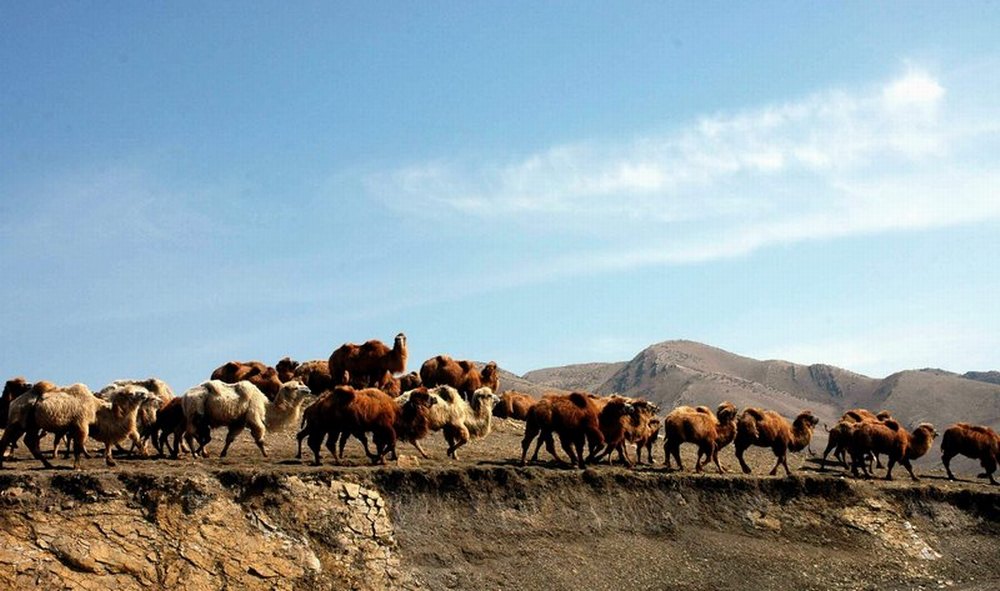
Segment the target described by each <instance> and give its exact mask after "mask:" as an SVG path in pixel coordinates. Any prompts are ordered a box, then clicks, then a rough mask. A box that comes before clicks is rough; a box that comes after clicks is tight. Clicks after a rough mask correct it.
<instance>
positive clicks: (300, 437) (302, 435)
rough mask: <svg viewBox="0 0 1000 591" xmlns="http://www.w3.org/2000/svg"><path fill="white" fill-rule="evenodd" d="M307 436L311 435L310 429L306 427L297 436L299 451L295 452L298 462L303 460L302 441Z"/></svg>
mask: <svg viewBox="0 0 1000 591" xmlns="http://www.w3.org/2000/svg"><path fill="white" fill-rule="evenodd" d="M307 435H309V427H306V428H304V429H302V430H301V431H299V432H298V433H296V434H295V439H297V440H298V443H299V448H298V451H296V452H295V459H296V460H301V459H302V440H303V439H305V438H306V436H307Z"/></svg>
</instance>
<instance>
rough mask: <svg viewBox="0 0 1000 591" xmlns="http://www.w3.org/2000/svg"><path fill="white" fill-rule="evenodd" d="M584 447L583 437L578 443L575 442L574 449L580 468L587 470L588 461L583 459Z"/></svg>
mask: <svg viewBox="0 0 1000 591" xmlns="http://www.w3.org/2000/svg"><path fill="white" fill-rule="evenodd" d="M583 445H584V443H583V436H581V437H579V438H577V439H576V441H574V442H573V447H574V449H575V451H576V457H577V459H578V460H579V466H580V468H585V467H586V466H587V463H586V460H584V459H583ZM608 455H609V456H610V455H611V454H610V453H609V454H608Z"/></svg>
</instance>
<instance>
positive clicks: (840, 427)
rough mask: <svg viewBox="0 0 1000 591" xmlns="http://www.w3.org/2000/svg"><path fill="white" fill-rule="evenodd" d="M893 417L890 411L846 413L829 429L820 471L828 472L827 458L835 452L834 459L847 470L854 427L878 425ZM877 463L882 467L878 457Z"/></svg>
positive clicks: (859, 410)
mask: <svg viewBox="0 0 1000 591" xmlns="http://www.w3.org/2000/svg"><path fill="white" fill-rule="evenodd" d="M891 418H892V415H891V414H889V411H887V410H883V411H879V413H878V414H875V413H873V412H871V411H870V410H868V409H865V408H855V409H851V410H849V411H847V412H845V413H844V414H843V415H842V416H841V417H840V421H838V422H837V424H836V425H834V426H833V428H832V429H827V433H829V435H828V438H827V442H826V449H825V450H823V458H822V460H821V462H820V470H821V471H824V472H825V471H826V457H827V456H828V455H830V452H831V451H832V452H833V457H834V458H836V459H837V461H839V462H840V464H841V465H842V466H843V467H844V468H845V469H846V468H847V467H848V466H847V448H848V447H849V445H850V441H851V431H853V430H854V426H855V425H857V424H859V423H878V422H882V421H884V420H887V419H891ZM874 460H875V463H876V465H877V467H879V468H881V467H882V462H881V461H880V460H879V457H878V455H877V454H876V455H875V456H874Z"/></svg>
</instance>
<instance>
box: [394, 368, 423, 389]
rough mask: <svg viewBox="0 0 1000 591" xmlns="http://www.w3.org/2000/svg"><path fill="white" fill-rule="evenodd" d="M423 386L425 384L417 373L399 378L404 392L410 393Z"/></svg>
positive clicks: (412, 372)
mask: <svg viewBox="0 0 1000 591" xmlns="http://www.w3.org/2000/svg"><path fill="white" fill-rule="evenodd" d="M423 385H424V382H423V381H422V380H421V379H420V374H418V373H417V372H415V371H411V372H410V373H407V374H403V375H401V376H399V389H400V391H402V392H409V391H410V390H415V389H417V388H419V387H420V386H423Z"/></svg>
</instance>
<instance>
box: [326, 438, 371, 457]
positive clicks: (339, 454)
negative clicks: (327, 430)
mask: <svg viewBox="0 0 1000 591" xmlns="http://www.w3.org/2000/svg"><path fill="white" fill-rule="evenodd" d="M362 435H364V434H362ZM331 437H333V436H332V435H331ZM339 437H340V442H339V444H338V445H337V450H338V451H337V454H336V457H337V458H338V459H341V460H342V459H344V448H345V447H346V446H347V440H348V439H350V438H351V433H350V431H344V432H343V433H340V435H339ZM362 443H364V444H365V445H364V448H365V453H366V454H367V453H368V451H367V450H368V436H367V435H364V441H362Z"/></svg>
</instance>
